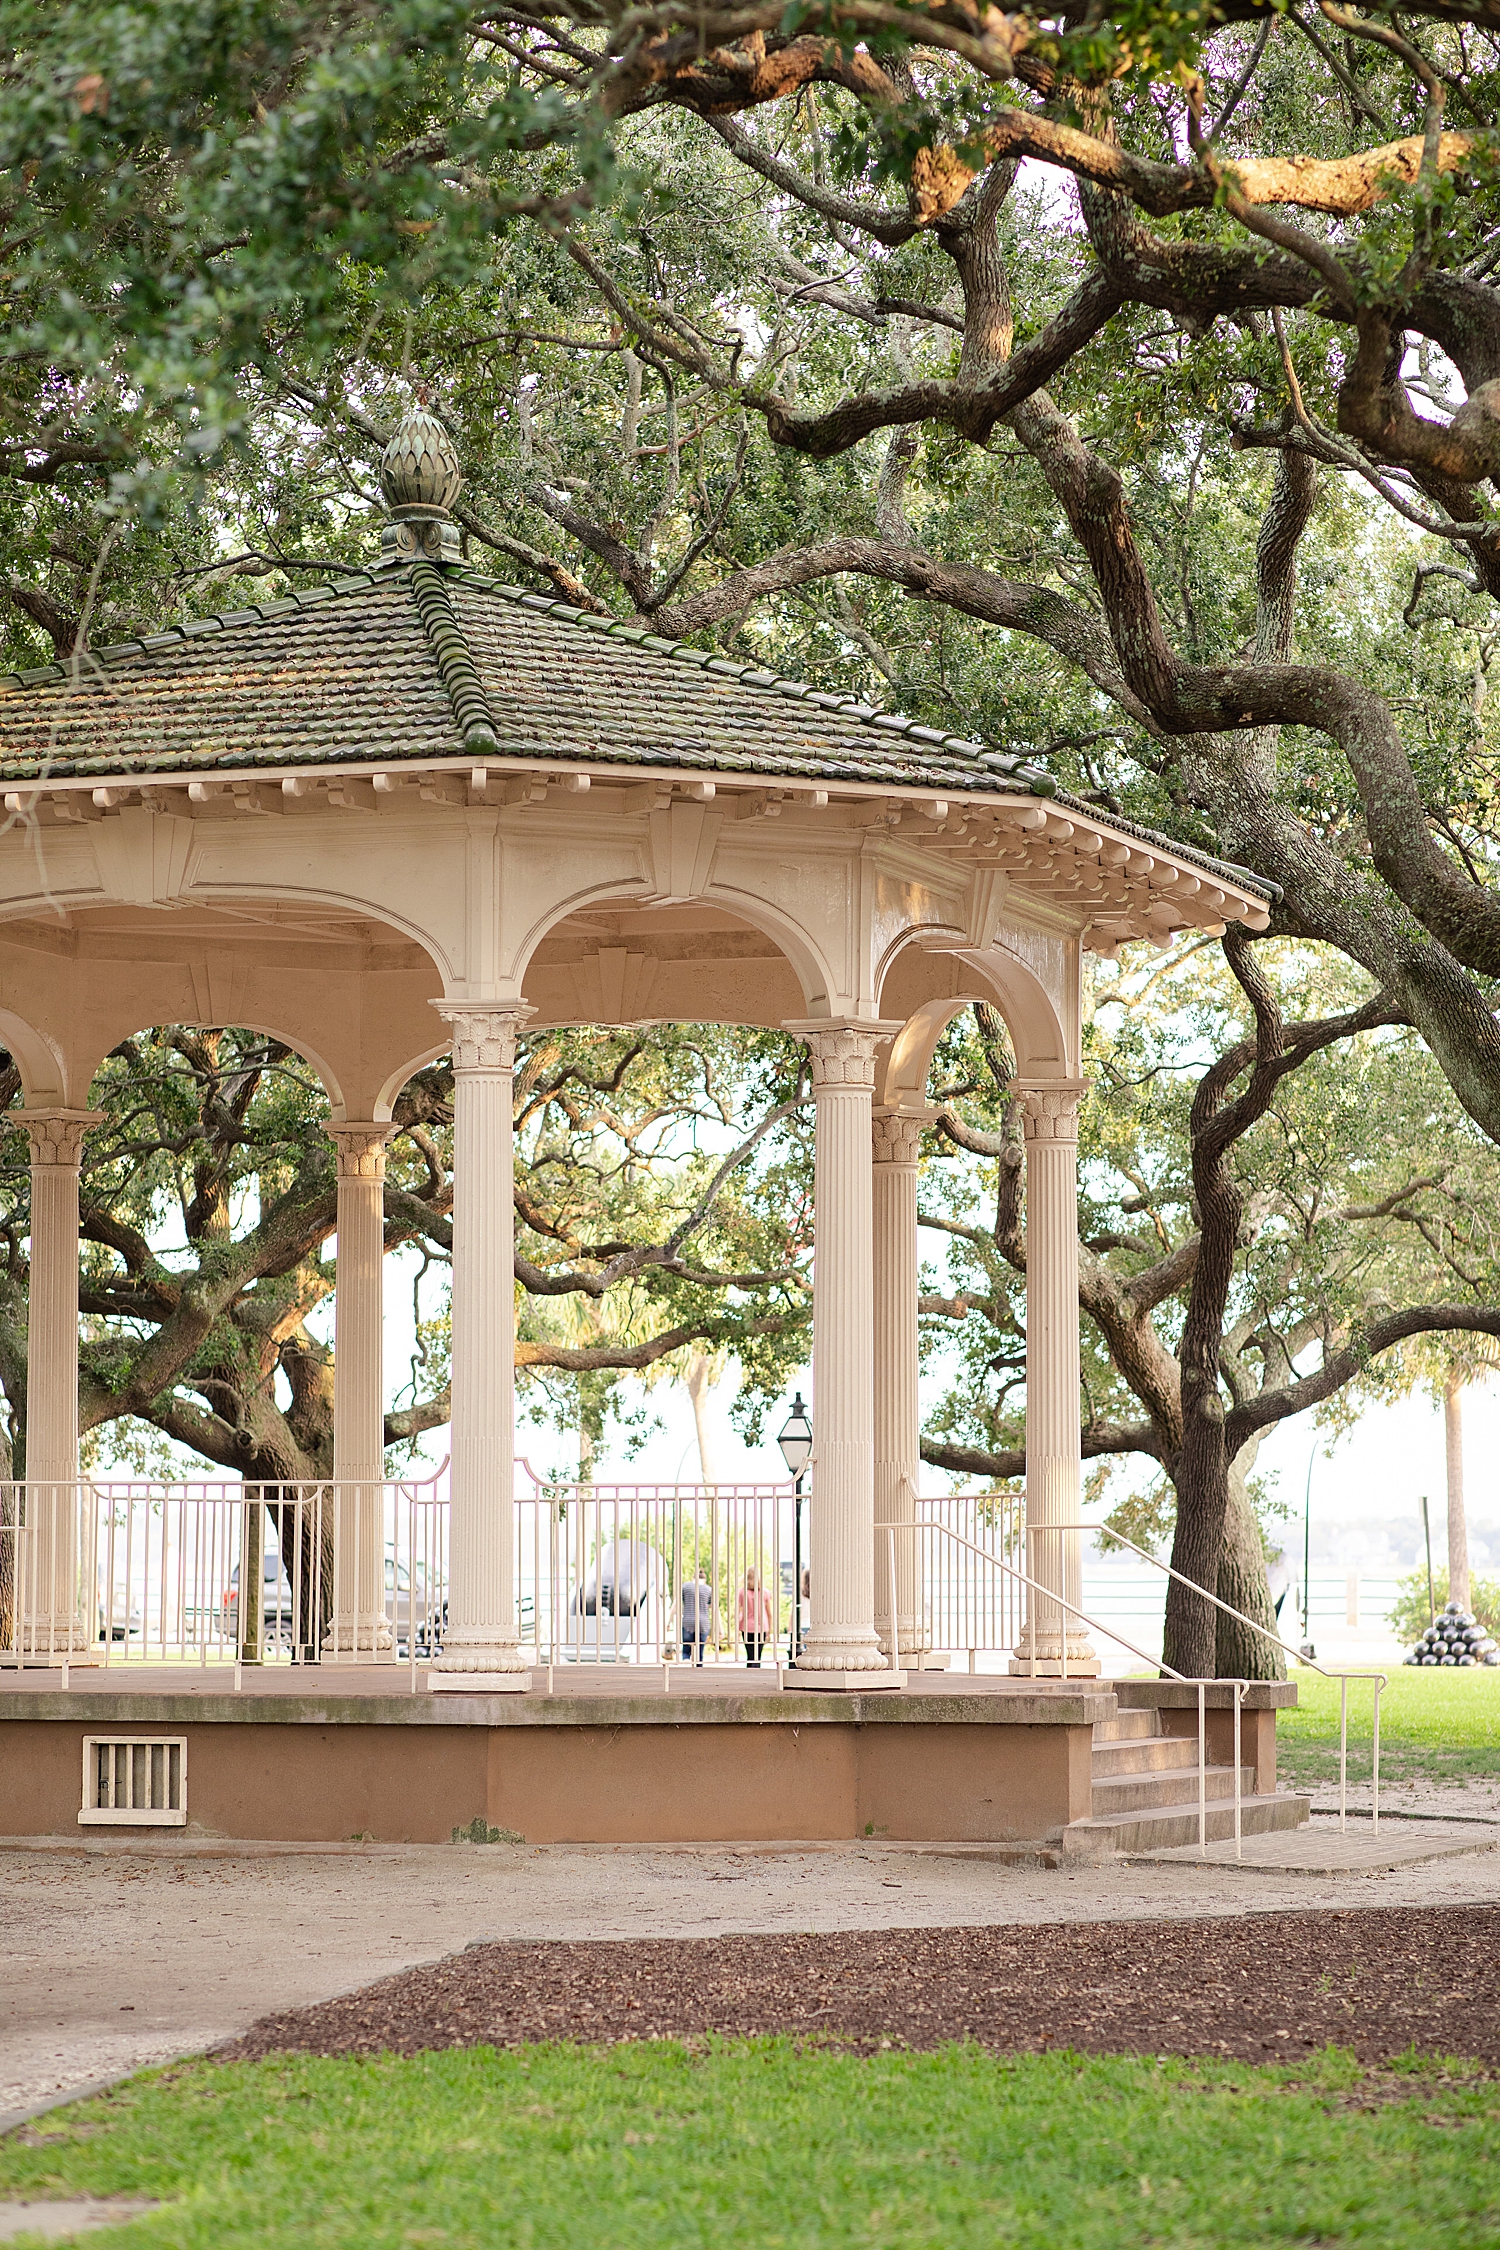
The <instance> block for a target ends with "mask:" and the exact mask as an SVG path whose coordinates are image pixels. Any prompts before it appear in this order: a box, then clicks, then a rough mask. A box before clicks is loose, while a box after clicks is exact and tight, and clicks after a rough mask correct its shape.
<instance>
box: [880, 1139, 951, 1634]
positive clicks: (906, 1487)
mask: <svg viewBox="0 0 1500 2250" xmlns="http://www.w3.org/2000/svg"><path fill="white" fill-rule="evenodd" d="M936 1114H937V1112H936V1111H935V1110H930V1109H906V1110H902V1109H877V1110H876V1111H875V1113H874V1121H873V1139H872V1154H873V1156H874V1165H875V1169H874V1176H873V1181H872V1190H873V1205H874V1238H873V1247H874V1267H873V1292H872V1293H873V1301H874V1311H875V1616H876V1619H877V1621H878V1626H879V1634H880V1645H881V1647H882V1648H883V1649H884V1650H885V1652H886V1654H887V1655H889V1653H890V1647H891V1589H890V1536H889V1534H890V1532H891V1531H893V1530H894V1532H895V1535H896V1612H897V1652H898V1655H900V1656H907V1655H915V1654H916V1653H917V1652H918V1651H919V1650H921V1649H924V1648H926V1647H927V1646H928V1640H929V1636H928V1630H927V1620H926V1611H925V1604H924V1601H923V1592H922V1585H921V1574H920V1561H919V1557H918V1552H917V1536H916V1520H917V1493H918V1490H919V1488H920V1482H919V1480H920V1477H921V1456H920V1453H919V1450H918V1444H919V1435H920V1416H919V1413H918V1410H917V1369H918V1353H917V1265H918V1260H917V1163H918V1159H919V1157H920V1155H921V1150H922V1133H923V1129H924V1128H925V1127H926V1126H928V1125H930V1124H931V1122H932V1120H933V1118H934V1117H935V1116H936Z"/></svg>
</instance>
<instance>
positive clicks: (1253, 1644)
mask: <svg viewBox="0 0 1500 2250" xmlns="http://www.w3.org/2000/svg"><path fill="white" fill-rule="evenodd" d="M1259 1451H1260V1441H1259V1440H1258V1439H1257V1440H1256V1442H1255V1443H1254V1444H1253V1445H1247V1446H1245V1447H1244V1449H1243V1450H1242V1451H1241V1452H1239V1453H1237V1454H1236V1455H1235V1457H1234V1459H1233V1460H1232V1461H1231V1462H1230V1464H1229V1476H1228V1506H1227V1507H1226V1509H1225V1511H1224V1547H1223V1552H1222V1553H1221V1555H1220V1557H1219V1583H1218V1586H1217V1587H1216V1589H1215V1591H1216V1592H1217V1594H1218V1597H1219V1599H1220V1601H1221V1602H1227V1603H1228V1604H1229V1606H1230V1608H1231V1609H1237V1610H1240V1611H1241V1612H1242V1613H1243V1614H1244V1615H1245V1616H1246V1617H1249V1618H1253V1619H1254V1621H1255V1623H1256V1624H1257V1625H1260V1626H1263V1627H1264V1628H1265V1631H1266V1632H1268V1633H1275V1632H1276V1630H1277V1626H1276V1605H1275V1604H1274V1602H1273V1601H1272V1600H1271V1588H1270V1582H1269V1580H1268V1578H1267V1576H1266V1550H1265V1544H1264V1542H1263V1540H1262V1538H1261V1535H1260V1523H1259V1521H1258V1519H1257V1517H1256V1513H1255V1503H1254V1502H1253V1501H1252V1499H1251V1497H1250V1484H1249V1480H1250V1472H1251V1470H1252V1469H1253V1468H1254V1466H1255V1456H1256V1454H1257V1453H1258V1452H1259ZM1216 1615H1217V1618H1218V1623H1217V1626H1216V1629H1215V1655H1214V1667H1215V1670H1216V1672H1217V1674H1218V1676H1219V1678H1220V1679H1221V1680H1284V1679H1285V1678H1286V1658H1285V1657H1284V1656H1283V1655H1282V1653H1281V1650H1280V1649H1279V1648H1277V1647H1276V1646H1275V1644H1274V1642H1272V1641H1268V1640H1265V1639H1263V1638H1262V1636H1261V1634H1259V1633H1253V1632H1251V1631H1250V1629H1249V1627H1248V1626H1245V1625H1241V1624H1240V1623H1239V1622H1238V1621H1237V1620H1236V1619H1235V1618H1233V1617H1226V1616H1225V1615H1224V1612H1223V1611H1222V1610H1219V1611H1218V1612H1217V1613H1216Z"/></svg>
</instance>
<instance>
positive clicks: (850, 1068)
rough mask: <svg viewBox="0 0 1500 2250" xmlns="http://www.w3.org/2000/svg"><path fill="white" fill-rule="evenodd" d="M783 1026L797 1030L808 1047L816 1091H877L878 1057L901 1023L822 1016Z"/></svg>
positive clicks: (796, 1032)
mask: <svg viewBox="0 0 1500 2250" xmlns="http://www.w3.org/2000/svg"><path fill="white" fill-rule="evenodd" d="M782 1029H783V1030H784V1031H790V1032H793V1033H795V1035H796V1036H797V1038H799V1039H800V1040H801V1041H802V1044H803V1045H804V1046H805V1047H806V1049H807V1052H808V1055H809V1057H810V1058H811V1061H812V1081H813V1091H814V1093H818V1094H821V1093H823V1092H824V1091H825V1090H828V1089H832V1088H842V1087H850V1088H857V1089H860V1090H864V1091H868V1092H870V1093H873V1092H874V1090H875V1057H876V1056H877V1054H878V1053H879V1052H880V1050H881V1048H882V1047H883V1046H884V1045H885V1043H886V1041H887V1040H888V1039H893V1038H894V1037H895V1035H896V1033H897V1032H898V1031H899V1030H900V1029H901V1026H900V1024H899V1023H856V1022H852V1021H850V1020H849V1019H848V1018H847V1017H846V1018H844V1019H843V1020H842V1021H840V1020H838V1019H837V1018H835V1019H833V1020H831V1021H825V1020H823V1019H822V1018H818V1019H816V1020H814V1021H813V1022H811V1023H807V1022H801V1023H788V1024H783V1026H782Z"/></svg>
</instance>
